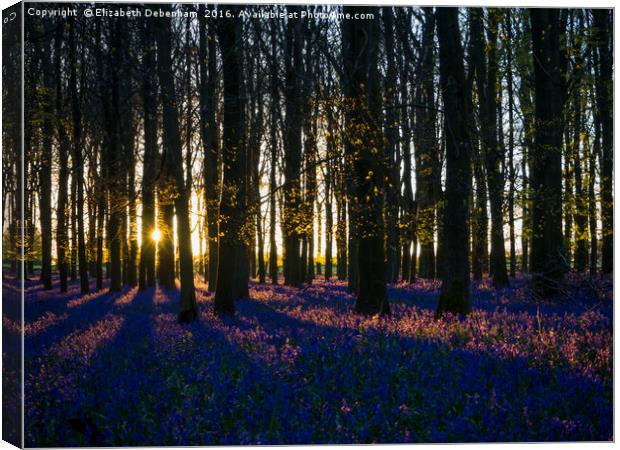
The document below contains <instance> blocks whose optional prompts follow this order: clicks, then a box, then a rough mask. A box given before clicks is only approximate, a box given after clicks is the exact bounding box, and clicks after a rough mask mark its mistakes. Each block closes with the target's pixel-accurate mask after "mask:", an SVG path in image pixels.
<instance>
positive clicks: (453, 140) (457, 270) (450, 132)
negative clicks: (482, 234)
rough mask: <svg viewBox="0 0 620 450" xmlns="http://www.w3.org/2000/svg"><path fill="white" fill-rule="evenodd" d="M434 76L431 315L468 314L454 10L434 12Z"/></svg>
mask: <svg viewBox="0 0 620 450" xmlns="http://www.w3.org/2000/svg"><path fill="white" fill-rule="evenodd" d="M436 18H437V35H438V37H439V74H440V86H441V90H442V97H443V109H444V133H445V136H446V188H445V205H444V208H443V214H444V218H443V219H444V220H443V229H444V236H443V242H444V251H445V252H446V254H447V255H449V257H447V258H445V259H444V260H443V261H442V264H444V265H445V267H444V268H443V270H442V271H441V277H442V286H441V294H440V296H439V303H438V305H437V315H438V316H439V315H441V314H443V313H445V312H453V313H463V314H466V313H468V312H469V311H470V300H469V297H470V282H469V227H468V224H467V219H468V213H469V205H468V203H469V191H470V189H471V166H470V138H469V133H468V128H467V125H468V124H467V117H468V114H469V108H468V105H467V98H466V95H467V93H466V83H465V69H464V66H463V49H462V47H461V36H460V31H459V25H458V10H457V8H447V7H443V8H437V9H436Z"/></svg>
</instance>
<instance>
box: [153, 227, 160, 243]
mask: <svg viewBox="0 0 620 450" xmlns="http://www.w3.org/2000/svg"><path fill="white" fill-rule="evenodd" d="M151 239H153V240H154V241H155V242H159V240H160V239H161V232H160V231H159V230H153V232H152V233H151Z"/></svg>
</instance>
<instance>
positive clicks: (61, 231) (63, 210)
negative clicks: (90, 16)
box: [54, 21, 75, 292]
mask: <svg viewBox="0 0 620 450" xmlns="http://www.w3.org/2000/svg"><path fill="white" fill-rule="evenodd" d="M72 25H73V24H72ZM64 30H65V23H64V21H59V23H58V24H57V25H56V36H55V39H54V69H55V70H54V72H55V74H54V75H55V79H56V122H57V128H58V203H57V205H56V252H57V261H56V264H57V266H58V273H59V277H60V292H67V272H68V264H67V248H68V244H69V239H68V235H67V219H66V217H67V189H68V172H69V170H68V147H69V142H68V139H67V132H66V130H65V123H66V118H65V112H64V110H63V98H62V62H61V61H62V58H61V56H62V55H61V46H62V42H63V40H64ZM73 66H74V64H73V65H71V67H72V69H71V70H72V71H74V70H75V69H74V68H73ZM72 81H75V80H72Z"/></svg>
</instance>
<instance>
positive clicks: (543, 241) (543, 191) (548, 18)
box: [530, 8, 566, 298]
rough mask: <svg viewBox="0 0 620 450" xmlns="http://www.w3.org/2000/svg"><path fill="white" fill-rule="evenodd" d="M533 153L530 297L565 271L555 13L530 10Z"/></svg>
mask: <svg viewBox="0 0 620 450" xmlns="http://www.w3.org/2000/svg"><path fill="white" fill-rule="evenodd" d="M530 17H531V24H532V50H533V55H534V75H535V96H536V105H535V124H534V136H535V137H534V143H535V150H534V152H533V153H532V154H531V155H530V161H531V176H530V181H531V188H532V268H531V270H532V272H533V274H534V278H533V283H534V293H535V294H536V295H537V296H539V297H541V298H546V297H549V296H553V295H555V294H557V293H558V292H559V289H560V285H561V282H562V280H563V277H564V272H565V271H566V264H565V258H564V248H563V247H564V245H563V238H562V129H563V127H562V125H563V124H562V117H561V116H562V109H563V96H562V92H561V89H562V88H561V80H560V28H559V12H558V10H555V9H542V8H541V9H532V10H531V11H530Z"/></svg>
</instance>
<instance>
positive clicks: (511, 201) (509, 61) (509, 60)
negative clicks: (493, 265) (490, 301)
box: [500, 9, 517, 277]
mask: <svg viewBox="0 0 620 450" xmlns="http://www.w3.org/2000/svg"><path fill="white" fill-rule="evenodd" d="M505 14H506V22H505V26H506V42H509V43H510V42H512V41H513V33H512V12H511V10H510V9H507V10H506V13H505ZM512 65H513V55H512V46H511V45H507V46H506V83H507V84H508V226H509V230H510V231H509V233H510V276H511V277H514V276H515V273H516V270H517V249H516V239H515V188H516V186H515V183H516V171H515V162H514V148H515V136H514V78H513V72H512V71H513V67H512ZM501 118H502V116H501V115H500V120H501Z"/></svg>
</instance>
